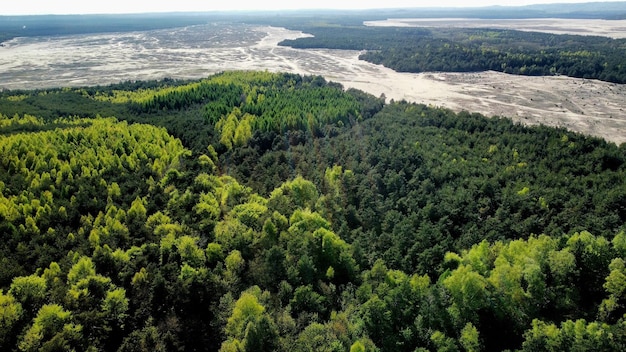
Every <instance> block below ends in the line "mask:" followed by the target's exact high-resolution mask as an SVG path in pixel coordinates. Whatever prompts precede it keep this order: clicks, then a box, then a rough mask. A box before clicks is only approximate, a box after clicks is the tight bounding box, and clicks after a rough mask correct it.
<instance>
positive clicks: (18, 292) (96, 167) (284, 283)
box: [0, 72, 626, 351]
mask: <svg viewBox="0 0 626 352" xmlns="http://www.w3.org/2000/svg"><path fill="white" fill-rule="evenodd" d="M40 93H41V94H40ZM261 95H262V96H263V98H262V99H259V97H260V96H261ZM66 98H67V99H66ZM264 99H265V100H264ZM12 104H14V105H12ZM56 104H61V105H60V106H59V108H58V111H57V110H55V109H56V108H55V105H56ZM63 104H65V105H63ZM74 105H75V108H76V109H77V110H76V111H80V112H81V113H84V114H85V115H88V116H94V118H88V119H82V118H72V117H70V118H68V117H59V116H58V115H59V114H64V115H65V114H66V115H71V112H72V111H73V109H74V108H73V106H74ZM4 108H6V109H13V110H10V111H12V112H14V113H20V114H18V115H17V116H5V115H4V114H3V115H0V134H1V135H0V151H2V153H0V235H1V236H2V243H1V244H0V257H1V258H2V260H1V262H0V264H2V270H0V317H1V318H2V319H0V348H1V349H3V350H5V349H6V350H24V351H29V350H70V349H74V350H88V349H97V350H111V351H115V350H119V351H137V350H138V351H187V350H194V351H218V350H221V351H275V350H277V351H346V350H350V351H363V350H365V351H376V350H381V351H416V350H417V351H423V350H450V351H456V350H467V351H478V350H507V349H508V350H515V349H522V350H530V351H534V350H589V349H598V350H607V351H622V350H624V346H625V345H626V334H624V327H625V326H626V325H625V321H626V319H625V318H624V313H625V312H626V289H625V287H626V269H625V267H626V265H625V264H624V263H625V262H626V235H625V233H624V231H620V230H623V229H624V222H625V220H626V211H625V209H626V202H625V199H626V198H625V197H624V194H626V184H625V182H626V181H625V180H626V177H625V175H624V172H626V165H625V161H626V155H625V154H624V152H625V149H624V146H620V147H617V146H615V145H614V144H610V143H607V142H605V141H603V140H600V139H597V138H589V137H584V136H581V135H578V134H574V133H571V132H568V131H566V130H564V129H554V128H547V127H532V128H529V127H524V126H521V125H517V124H513V123H512V122H511V121H509V120H506V119H501V118H485V117H484V116H481V115H478V114H470V113H467V112H462V113H458V114H456V113H453V112H451V111H449V110H445V109H439V108H431V107H426V106H423V105H416V104H408V103H405V102H400V103H391V104H389V105H384V102H383V100H382V99H379V98H375V97H372V96H369V95H367V94H365V93H362V92H359V91H354V90H350V91H348V92H342V90H341V89H340V88H339V87H338V86H336V85H334V84H332V83H328V82H325V81H324V80H323V79H321V78H319V77H300V76H297V75H291V74H271V73H267V72H265V73H263V72H259V73H254V72H252V73H250V72H249V73H242V72H239V73H224V74H221V75H216V76H213V77H210V78H208V79H207V80H203V81H199V82H183V81H172V80H165V81H161V82H147V83H139V82H136V83H131V82H127V83H124V84H121V85H118V86H111V87H105V88H101V87H100V88H85V89H80V90H52V91H49V92H46V93H44V92H2V93H1V94H0V111H2V109H4ZM100 108H102V109H105V110H106V109H109V110H107V111H110V112H111V113H115V112H117V113H119V114H121V117H123V118H124V119H125V120H128V121H132V122H134V123H128V122H126V121H124V122H118V121H117V120H116V119H113V118H100V117H95V116H97V114H98V113H97V110H98V109H100ZM20 109H23V111H20ZM38 112H39V113H41V115H42V116H37V117H35V116H32V115H29V114H32V113H38ZM27 113H28V114H27ZM217 114H219V117H217ZM246 114H248V115H249V116H252V114H254V116H255V118H256V120H255V119H254V118H250V117H249V116H248V117H246V116H247V115H246ZM298 114H300V115H298ZM302 114H304V115H302ZM229 115H233V116H234V117H233V119H236V120H237V121H236V122H237V123H238V124H240V125H241V124H242V121H248V122H243V124H244V125H245V124H246V123H249V122H250V121H257V122H258V121H267V125H263V126H265V127H262V126H260V125H255V124H254V123H252V125H254V129H253V130H254V132H252V126H251V125H249V126H244V127H245V128H240V129H239V134H238V136H239V137H238V138H233V139H232V142H233V143H232V145H231V149H228V148H226V147H225V146H224V144H223V143H222V139H223V136H221V135H220V133H222V134H223V132H224V131H223V130H219V129H218V128H215V126H214V123H215V124H216V125H219V124H221V123H222V122H221V121H226V122H227V121H228V119H229V118H231V117H230V116H229ZM290 115H292V116H294V117H295V118H294V119H292V120H291V122H290V123H287V121H290V120H289V119H285V117H288V116H290ZM307 115H310V116H307ZM297 116H306V118H307V123H303V121H302V120H301V118H298V117H297ZM309 121H310V122H311V123H309ZM137 122H149V123H152V124H155V125H158V126H161V127H165V128H167V131H166V129H165V128H156V127H154V126H148V125H145V124H141V123H137ZM268 126H269V127H268ZM272 126H273V127H272ZM248 127H251V129H250V130H248V129H247V128H248ZM242 130H244V131H243V132H242ZM167 132H170V133H173V134H176V135H177V136H180V137H181V139H182V142H181V140H179V139H176V138H173V137H172V136H170V135H169V134H168V133H167ZM244 132H245V133H244ZM248 132H249V134H250V135H248V136H247V138H249V139H248V140H246V141H244V142H242V139H241V136H242V133H243V134H246V133H248ZM183 144H184V145H186V146H187V147H189V148H192V149H193V150H190V149H187V148H185V147H183ZM300 175H302V176H304V177H302V176H300ZM585 229H592V230H593V234H592V233H590V232H587V231H584V230H585ZM538 234H544V235H538Z"/></svg>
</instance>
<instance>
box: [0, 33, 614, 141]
mask: <svg viewBox="0 0 626 352" xmlns="http://www.w3.org/2000/svg"><path fill="white" fill-rule="evenodd" d="M303 36H307V34H304V33H301V32H295V31H290V30H287V29H284V28H275V27H241V26H237V27H234V26H212V25H208V26H193V27H186V28H184V29H178V30H175V31H172V30H169V31H150V32H134V33H117V34H115V33H113V34H104V35H102V34H101V35H83V36H69V37H57V38H19V39H16V40H13V41H11V42H8V43H6V46H5V47H0V89H2V88H5V89H29V88H45V87H59V86H84V85H96V84H108V83H115V82H119V81H123V80H135V79H144V80H145V79H158V78H163V77H175V78H198V77H206V76H208V75H210V74H212V73H215V72H220V71H225V70H268V71H275V72H278V71H282V72H293V73H299V74H308V75H322V76H324V77H326V78H327V79H328V80H332V81H336V82H339V83H342V84H343V85H344V86H345V87H346V88H357V89H361V90H363V91H366V92H369V93H371V94H374V95H376V96H380V95H381V94H384V95H385V96H386V97H387V98H388V99H394V100H402V99H405V100H407V101H412V102H418V103H424V104H427V105H434V106H443V107H447V108H450V109H453V110H455V111H459V110H467V111H472V112H480V113H483V114H485V115H487V116H492V115H499V116H507V117H511V118H512V119H514V120H515V121H520V122H523V123H526V124H540V123H541V124H545V125H550V126H562V127H567V128H569V129H572V130H574V131H578V132H581V133H586V134H590V135H595V136H600V137H603V138H605V139H607V140H609V141H613V142H615V143H618V144H619V143H623V142H626V113H625V112H624V108H626V103H625V102H624V101H625V99H624V98H625V97H626V85H616V84H611V83H606V82H600V81H593V80H584V79H574V78H567V77H525V76H512V75H507V74H502V73H497V72H483V73H469V74H467V73H423V74H411V73H398V72H395V71H393V70H391V69H388V68H385V67H383V66H380V65H374V64H371V63H368V62H365V61H361V60H359V59H358V55H359V52H357V51H343V50H299V49H292V48H288V47H280V46H278V45H277V44H278V43H279V42H280V41H282V40H284V39H295V38H299V37H303Z"/></svg>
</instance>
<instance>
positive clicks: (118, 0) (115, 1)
mask: <svg viewBox="0 0 626 352" xmlns="http://www.w3.org/2000/svg"><path fill="white" fill-rule="evenodd" d="M590 1H593V0H508V1H506V0H474V1H468V0H425V1H416V0H341V1H340V0H313V1H310V0H282V1H269V0H235V1H233V0H230V1H229V0H167V1H162V0H152V1H149V0H143V1H135V0H105V1H98V0H96V1H92V0H14V1H6V0H5V1H3V2H5V3H4V4H2V6H1V7H0V15H34V14H93V13H142V12H187V11H216V10H217V11H221V10H281V9H372V8H398V7H475V6H490V5H507V6H517V5H529V4H539V3H559V2H561V3H563V2H566V3H574V2H590ZM604 1H606V0H604ZM609 1H611V0H609Z"/></svg>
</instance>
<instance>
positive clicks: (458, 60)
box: [281, 26, 626, 83]
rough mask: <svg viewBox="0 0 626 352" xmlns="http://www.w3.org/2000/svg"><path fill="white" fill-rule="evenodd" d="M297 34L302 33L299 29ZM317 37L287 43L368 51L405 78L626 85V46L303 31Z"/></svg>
mask: <svg viewBox="0 0 626 352" xmlns="http://www.w3.org/2000/svg"><path fill="white" fill-rule="evenodd" d="M294 28H297V27H294ZM299 29H302V30H305V31H306V32H308V33H312V34H313V35H314V37H309V38H300V39H295V40H285V41H283V42H282V43H281V45H287V46H291V47H295V48H331V49H351V50H367V52H365V53H363V54H361V56H360V58H361V59H363V60H366V61H369V62H372V63H375V64H382V65H385V66H387V67H389V68H392V69H394V70H396V71H400V72H426V71H444V72H474V71H486V70H493V71H499V72H505V73H511V74H519V75H530V76H550V75H565V76H569V77H576V78H592V79H599V80H603V81H607V82H613V83H626V66H625V65H624V64H623V59H622V58H623V57H625V56H626V40H624V39H611V38H605V37H596V36H578V35H557V34H548V33H538V32H522V31H513V30H496V29H443V28H431V29H424V28H378V27H363V26H357V27H346V28H342V27H341V26H335V27H333V26H324V27H305V28H299Z"/></svg>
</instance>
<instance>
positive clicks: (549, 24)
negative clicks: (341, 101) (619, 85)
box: [365, 18, 626, 38]
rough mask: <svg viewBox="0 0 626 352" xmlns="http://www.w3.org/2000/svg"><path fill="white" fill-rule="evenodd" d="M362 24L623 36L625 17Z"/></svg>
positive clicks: (370, 23)
mask: <svg viewBox="0 0 626 352" xmlns="http://www.w3.org/2000/svg"><path fill="white" fill-rule="evenodd" d="M365 25H366V26H383V27H447V28H450V27H452V28H496V29H515V30H518V31H532V32H545V33H555V34H578V35H597V36H604V37H611V38H626V20H596V19H589V20H578V19H576V20H574V19H562V18H531V19H511V20H500V19H493V20H491V19H473V18H436V19H431V18H390V19H388V20H384V21H367V22H365Z"/></svg>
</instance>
